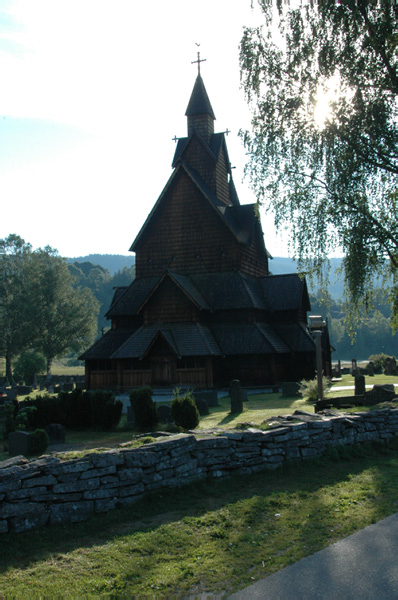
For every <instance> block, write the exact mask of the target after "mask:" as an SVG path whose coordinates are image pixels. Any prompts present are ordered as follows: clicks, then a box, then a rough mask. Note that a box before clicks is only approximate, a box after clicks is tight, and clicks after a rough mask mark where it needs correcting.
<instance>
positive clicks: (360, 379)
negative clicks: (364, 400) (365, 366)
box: [355, 375, 365, 396]
mask: <svg viewBox="0 0 398 600" xmlns="http://www.w3.org/2000/svg"><path fill="white" fill-rule="evenodd" d="M364 393H365V375H356V376H355V395H356V396H360V395H361V394H364Z"/></svg>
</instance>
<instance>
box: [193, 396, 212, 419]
mask: <svg viewBox="0 0 398 600" xmlns="http://www.w3.org/2000/svg"><path fill="white" fill-rule="evenodd" d="M195 404H196V408H197V409H198V411H199V414H200V416H201V417H203V416H205V415H208V414H209V405H208V404H207V402H206V400H203V398H195Z"/></svg>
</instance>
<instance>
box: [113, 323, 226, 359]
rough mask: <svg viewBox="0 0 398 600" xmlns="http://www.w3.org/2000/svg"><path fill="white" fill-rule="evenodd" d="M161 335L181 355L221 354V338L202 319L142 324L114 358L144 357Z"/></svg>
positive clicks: (114, 354)
mask: <svg viewBox="0 0 398 600" xmlns="http://www.w3.org/2000/svg"><path fill="white" fill-rule="evenodd" d="M159 336H161V337H162V338H163V339H164V340H166V342H167V343H168V344H169V346H170V348H171V349H172V351H173V352H174V353H175V354H176V355H177V356H180V357H182V356H218V355H220V354H221V352H220V349H219V348H218V345H217V342H216V341H215V339H214V336H213V334H212V332H211V331H210V329H209V328H208V327H205V326H203V325H199V323H164V324H162V325H146V326H143V327H140V328H139V329H138V330H137V331H135V332H134V333H133V334H132V335H130V337H129V338H128V339H127V340H126V341H125V342H124V344H122V345H121V346H120V348H119V349H118V350H116V351H115V352H114V353H113V355H112V357H111V358H113V359H114V358H143V357H144V356H145V355H146V354H147V353H148V352H149V350H150V349H151V347H152V345H153V344H154V342H155V341H156V339H157V338H158V337H159Z"/></svg>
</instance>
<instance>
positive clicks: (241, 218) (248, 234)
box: [130, 161, 261, 252]
mask: <svg viewBox="0 0 398 600" xmlns="http://www.w3.org/2000/svg"><path fill="white" fill-rule="evenodd" d="M181 172H184V173H186V174H187V175H188V177H189V178H190V179H191V181H192V182H193V183H194V185H195V186H196V187H197V188H198V190H199V191H200V192H201V193H202V194H203V196H204V197H205V198H206V200H207V201H208V202H209V204H210V206H211V207H212V208H213V209H214V210H215V211H216V214H218V216H219V218H220V219H221V220H222V221H223V222H224V224H225V225H226V226H227V227H228V229H229V230H230V231H231V233H232V234H233V235H234V236H235V237H236V238H237V240H238V241H239V242H241V243H246V244H249V243H250V241H251V239H252V230H253V228H255V227H256V226H257V227H259V228H260V230H261V226H260V224H259V222H258V219H257V216H256V214H255V212H254V204H245V205H241V206H226V205H225V204H224V203H223V202H221V200H219V199H218V198H217V196H216V195H215V194H214V193H213V192H212V191H211V189H210V188H209V187H208V186H207V185H206V183H205V182H204V181H203V179H202V178H201V177H200V175H199V173H198V172H197V171H195V169H192V168H191V167H189V166H188V165H187V164H185V163H184V162H182V161H181V162H180V163H179V164H178V166H177V167H176V168H175V170H174V171H173V173H172V175H171V177H170V178H169V180H168V182H167V184H166V185H165V187H164V189H163V191H162V193H161V194H160V196H159V198H158V200H157V201H156V203H155V205H154V207H153V208H152V210H151V212H150V213H149V215H148V217H147V218H146V221H145V223H144V225H143V226H142V227H141V230H140V232H139V233H138V235H137V237H136V238H135V240H134V242H133V243H132V245H131V247H130V251H131V252H135V251H136V246H137V244H138V242H139V240H140V239H141V238H142V236H143V235H144V232H145V230H146V228H147V227H148V225H149V223H150V221H151V219H152V217H153V215H154V214H155V212H156V210H157V208H158V206H159V205H160V204H161V202H162V201H163V199H164V198H165V196H166V194H167V192H168V191H169V190H170V188H171V186H172V185H173V183H174V181H175V180H176V178H177V177H178V175H179V174H181ZM231 209H234V211H233V212H231ZM225 215H227V216H225ZM256 221H257V225H256Z"/></svg>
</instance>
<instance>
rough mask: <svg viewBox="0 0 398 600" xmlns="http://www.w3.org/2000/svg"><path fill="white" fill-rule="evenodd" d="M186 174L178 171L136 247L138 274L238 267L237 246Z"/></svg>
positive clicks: (140, 275)
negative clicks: (178, 175) (148, 227)
mask: <svg viewBox="0 0 398 600" xmlns="http://www.w3.org/2000/svg"><path fill="white" fill-rule="evenodd" d="M239 246H240V245H239V242H237V240H236V238H235V237H234V235H233V234H232V233H231V232H230V230H229V229H228V228H227V226H225V225H224V224H223V222H222V220H221V219H220V218H219V217H218V216H217V214H216V212H215V211H214V209H213V208H212V207H211V206H210V205H209V203H208V201H207V200H206V199H205V198H204V197H203V196H202V194H201V193H200V192H199V190H198V189H197V188H196V186H195V185H194V184H193V183H192V181H191V180H190V179H189V177H188V176H187V175H186V174H185V173H183V172H181V175H180V177H179V178H178V179H177V181H175V183H174V186H173V188H172V190H170V191H169V193H168V195H167V197H165V198H164V199H163V202H162V204H161V205H160V206H159V207H158V209H157V211H156V213H155V214H154V215H153V217H152V221H151V225H150V231H149V229H148V231H147V232H145V235H144V236H143V237H142V239H141V240H140V242H139V247H138V248H137V250H136V252H137V253H136V273H137V278H138V277H151V276H153V275H162V274H163V273H164V271H165V270H166V269H171V270H172V271H176V272H180V273H206V272H219V271H232V270H235V269H238V268H239V261H240V248H239Z"/></svg>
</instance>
